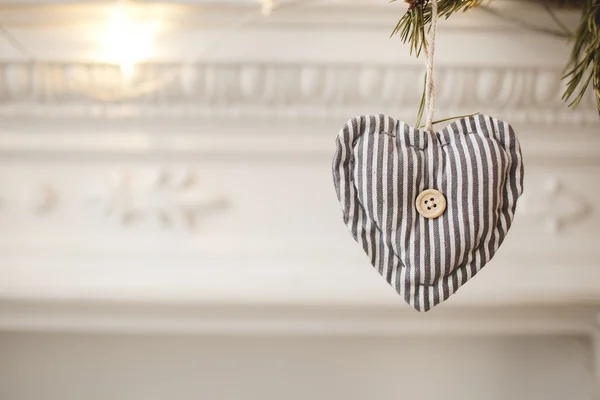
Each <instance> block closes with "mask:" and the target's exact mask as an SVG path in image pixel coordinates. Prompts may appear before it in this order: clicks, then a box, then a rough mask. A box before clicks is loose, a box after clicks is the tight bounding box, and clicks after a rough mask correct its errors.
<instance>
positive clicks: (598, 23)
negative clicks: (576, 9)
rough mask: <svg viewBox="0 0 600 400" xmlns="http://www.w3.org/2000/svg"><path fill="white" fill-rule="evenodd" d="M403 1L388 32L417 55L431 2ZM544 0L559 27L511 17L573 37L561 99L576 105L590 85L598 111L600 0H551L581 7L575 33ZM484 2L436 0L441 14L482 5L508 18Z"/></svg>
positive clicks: (529, 26)
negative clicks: (405, 5) (405, 8)
mask: <svg viewBox="0 0 600 400" xmlns="http://www.w3.org/2000/svg"><path fill="white" fill-rule="evenodd" d="M394 1H396V0H391V2H394ZM405 1H406V2H407V3H408V4H409V8H408V11H407V12H406V13H405V14H404V15H403V16H402V18H401V19H400V20H399V21H398V23H397V24H396V26H395V28H394V30H393V31H392V34H391V36H394V35H399V36H400V39H401V40H402V42H404V43H409V44H410V53H411V54H413V53H415V54H416V55H417V57H418V56H419V54H420V53H421V50H422V48H423V45H424V42H425V31H426V29H427V26H429V24H430V22H431V3H430V1H429V0H405ZM544 1H548V0H539V1H538V2H539V3H540V4H541V6H542V7H544V8H545V10H546V12H548V13H549V14H550V17H551V18H552V20H553V22H554V23H555V24H556V26H557V27H558V30H554V29H550V28H545V27H538V26H534V25H532V24H530V23H529V22H527V21H521V20H513V19H510V20H511V21H512V22H514V23H515V24H517V25H520V26H521V27H523V28H526V29H529V30H533V31H536V32H540V33H543V34H548V35H553V36H556V37H559V38H564V39H571V40H572V41H573V48H572V51H571V57H570V60H569V62H568V63H567V65H566V67H565V74H564V76H563V78H562V79H564V80H566V81H567V88H566V90H565V92H564V94H563V97H562V99H563V100H564V101H569V100H571V102H570V103H569V107H576V106H577V105H578V104H579V103H580V102H581V100H582V99H583V97H584V96H585V94H586V92H587V90H588V89H589V87H590V86H592V89H591V90H593V91H594V92H595V97H596V102H597V105H598V113H599V114H600V0H562V1H559V0H556V1H553V2H552V4H554V5H555V6H556V5H559V4H560V5H565V6H566V5H568V6H579V5H581V6H582V7H583V13H582V19H581V23H580V25H579V27H578V29H577V30H576V31H575V32H574V33H571V32H570V31H569V30H568V28H567V27H566V26H565V25H564V24H563V23H562V21H560V20H559V19H558V18H557V17H556V15H554V13H553V12H552V9H551V6H550V5H548V4H546V3H544ZM484 2H485V0H438V10H439V15H440V17H441V18H446V19H447V18H448V17H450V16H451V15H453V14H455V13H457V12H459V11H462V12H465V11H467V10H469V9H471V8H475V7H477V6H483V7H481V8H482V9H484V10H486V11H490V10H491V11H493V14H495V15H497V16H500V17H502V18H504V19H509V18H508V17H506V16H503V15H498V13H497V12H495V11H494V10H492V9H491V8H489V7H486V6H484V4H483V3H484Z"/></svg>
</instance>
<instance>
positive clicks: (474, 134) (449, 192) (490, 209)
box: [333, 115, 523, 311]
mask: <svg viewBox="0 0 600 400" xmlns="http://www.w3.org/2000/svg"><path fill="white" fill-rule="evenodd" d="M336 146H337V148H336V153H335V156H334V159H333V177H334V185H335V189H336V193H337V197H338V200H339V201H340V203H341V205H342V211H343V218H344V222H345V223H346V225H347V226H348V228H349V229H350V232H351V233H352V236H353V237H354V239H355V240H356V241H357V242H358V243H359V244H360V245H361V246H362V248H363V249H364V251H365V252H366V253H367V256H368V257H369V259H370V261H371V264H372V265H373V266H374V267H375V268H376V269H377V271H378V272H379V273H380V274H381V275H382V276H383V277H384V278H385V279H386V281H387V282H388V283H389V284H390V285H392V286H393V287H394V288H395V289H396V291H397V292H398V293H399V294H400V295H401V296H403V297H404V299H405V300H406V302H407V303H409V304H410V305H411V306H413V307H414V308H415V309H416V310H418V311H427V310H429V309H431V308H432V307H434V306H435V305H437V304H439V303H441V302H443V301H445V300H446V299H448V297H450V296H451V295H452V294H453V293H455V292H456V290H458V288H460V287H461V286H462V285H463V284H465V282H467V281H468V280H469V279H471V278H472V277H473V276H475V274H477V272H479V270H480V269H481V268H483V266H484V265H485V264H486V263H487V262H488V261H490V260H491V259H492V257H493V256H494V254H495V252H496V250H498V248H499V247H500V245H501V244H502V241H503V240H504V238H505V237H506V234H507V232H508V230H509V229H510V226H511V223H512V221H513V217H514V212H515V207H516V205H517V199H518V198H519V196H520V195H521V193H522V192H523V160H522V156H521V149H520V146H519V142H518V140H517V137H516V135H515V133H514V131H513V129H512V127H511V126H510V125H509V124H507V123H506V122H503V121H499V120H497V119H494V118H491V117H488V116H485V115H475V116H471V117H465V118H461V119H459V120H457V121H455V122H453V123H451V124H450V125H449V126H447V127H446V128H445V129H443V130H442V131H440V132H427V131H422V130H419V129H415V128H412V127H410V126H409V125H408V124H406V123H405V122H402V121H396V120H394V119H393V118H391V117H388V116H386V115H375V116H359V117H356V118H353V119H351V120H349V121H348V122H347V123H346V125H345V126H344V127H343V129H342V130H341V131H340V133H339V134H338V137H337V140H336ZM425 189H436V190H439V191H440V192H442V193H443V194H444V196H445V197H446V202H447V205H446V210H445V212H444V213H443V214H442V215H441V216H439V217H438V218H435V219H427V218H424V217H423V216H421V215H420V214H419V213H418V212H417V209H416V207H415V199H416V198H417V196H418V195H419V193H421V192H422V191H423V190H425Z"/></svg>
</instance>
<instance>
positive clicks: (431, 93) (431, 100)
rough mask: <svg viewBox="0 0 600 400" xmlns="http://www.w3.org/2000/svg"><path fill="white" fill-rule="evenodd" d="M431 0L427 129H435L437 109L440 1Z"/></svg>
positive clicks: (425, 48) (425, 45) (425, 44)
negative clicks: (435, 72)
mask: <svg viewBox="0 0 600 400" xmlns="http://www.w3.org/2000/svg"><path fill="white" fill-rule="evenodd" d="M430 1H431V28H430V31H429V38H428V39H427V40H426V41H425V42H424V46H423V50H424V52H425V57H426V60H425V69H426V76H425V110H426V114H425V130H427V131H433V123H434V122H433V115H434V110H435V83H434V81H433V59H434V56H435V35H436V33H437V24H438V2H437V0H430Z"/></svg>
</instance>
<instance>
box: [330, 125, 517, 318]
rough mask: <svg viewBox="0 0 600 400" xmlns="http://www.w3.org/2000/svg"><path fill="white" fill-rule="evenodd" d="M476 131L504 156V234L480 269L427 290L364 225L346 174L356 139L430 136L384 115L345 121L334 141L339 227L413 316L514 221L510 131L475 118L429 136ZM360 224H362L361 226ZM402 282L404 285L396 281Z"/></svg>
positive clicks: (446, 293)
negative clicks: (341, 225)
mask: <svg viewBox="0 0 600 400" xmlns="http://www.w3.org/2000/svg"><path fill="white" fill-rule="evenodd" d="M367 119H368V120H369V122H374V123H372V124H371V123H369V124H368V126H369V129H366V125H367ZM477 126H479V127H480V128H483V129H485V130H487V131H488V133H489V134H493V135H494V138H495V139H496V140H497V141H498V142H499V143H500V144H501V145H502V147H503V148H504V150H505V151H506V152H507V154H508V155H509V165H508V173H507V176H506V181H507V182H514V186H510V185H508V184H507V185H505V190H504V192H503V199H504V201H503V202H502V204H503V205H504V207H502V208H501V210H500V213H502V214H504V216H505V217H506V220H505V224H506V227H505V228H506V230H505V232H504V235H503V236H502V235H501V236H497V239H496V243H497V245H496V247H495V248H493V249H492V250H491V251H490V252H489V258H488V259H487V260H483V262H482V263H481V264H480V265H475V263H476V260H471V261H470V262H465V263H463V265H460V266H458V267H457V268H456V269H455V270H454V271H452V272H451V273H450V274H448V275H445V276H442V277H441V278H440V279H438V280H437V282H435V283H434V284H431V285H424V284H421V283H417V282H414V280H411V279H410V278H408V279H406V276H405V275H406V270H408V268H405V267H404V265H402V263H401V261H400V258H399V257H398V256H397V254H394V252H393V250H392V249H390V248H389V246H388V245H386V239H385V237H384V235H383V234H382V232H381V230H380V229H379V228H378V227H377V226H376V225H375V223H374V222H371V221H370V218H367V215H368V214H367V211H366V210H365V209H364V208H363V206H362V204H361V203H360V201H359V199H358V196H357V194H356V189H355V186H354V181H353V173H352V169H353V164H354V157H353V149H354V145H355V143H356V141H357V140H358V138H359V137H360V136H362V135H368V134H375V133H384V134H387V135H391V136H394V137H395V136H396V135H397V132H398V130H399V129H400V127H402V129H403V131H404V132H406V130H407V129H408V130H409V135H410V136H411V137H413V138H414V140H415V141H419V140H421V138H427V137H428V135H432V133H429V132H425V131H421V130H419V129H415V128H412V127H410V125H408V124H406V123H405V122H403V121H396V120H395V119H393V118H391V117H389V116H387V115H384V114H378V115H363V116H357V117H354V118H351V119H350V120H348V121H347V122H346V124H345V125H344V127H343V128H342V129H341V130H340V132H339V133H338V135H337V138H336V152H335V155H334V158H333V163H332V170H333V177H334V186H335V190H336V194H337V198H338V201H340V204H341V205H342V213H343V219H344V223H345V224H346V226H347V227H348V228H349V230H350V232H351V234H352V237H353V238H354V240H355V241H356V242H358V243H359V244H362V247H363V250H364V251H365V253H366V254H367V256H368V257H369V259H370V260H371V265H373V266H374V267H375V268H377V269H378V272H379V274H380V275H382V276H383V277H384V278H385V279H386V281H387V282H388V284H389V285H391V286H392V287H393V288H394V289H395V290H396V292H397V293H398V294H399V295H401V296H403V297H404V299H405V301H406V302H407V303H408V304H410V305H411V306H412V307H414V308H415V309H416V310H417V311H428V310H430V309H431V308H432V307H434V306H436V305H438V304H440V303H442V302H444V301H445V300H447V299H448V298H449V297H450V296H451V295H453V294H454V293H456V291H457V290H458V289H459V288H460V287H462V286H463V285H464V284H465V283H466V282H467V281H469V280H470V279H471V278H473V277H474V276H475V275H476V274H477V273H478V272H479V271H480V270H481V269H482V268H483V267H484V266H485V265H486V264H487V263H488V262H489V261H490V260H491V259H492V258H493V256H494V255H495V253H496V251H497V250H498V248H499V247H500V245H501V244H502V242H503V241H504V239H505V237H506V235H507V234H508V231H509V229H510V227H511V225H512V221H513V219H514V211H515V208H516V204H517V200H518V198H519V197H520V195H521V194H522V192H523V176H524V170H523V159H522V154H521V149H520V144H519V141H518V139H517V137H516V135H515V133H514V130H513V129H512V127H511V126H510V125H509V124H508V123H506V122H504V121H500V120H497V119H495V118H493V117H489V116H486V115H481V114H479V115H475V116H470V117H465V118H461V119H458V120H455V121H454V122H452V123H450V124H449V125H448V126H446V127H445V128H444V129H442V130H441V131H437V132H436V133H435V135H437V137H438V138H441V139H443V138H448V137H449V135H458V134H468V133H470V132H471V133H472V132H473V131H474V129H469V128H468V127H477ZM380 127H382V129H379V130H378V131H377V132H376V129H377V128H380ZM361 128H362V129H361ZM424 143H425V145H426V139H425V140H421V142H420V143H414V144H415V145H423V144H424ZM511 189H512V191H513V192H512V193H510V195H511V197H512V199H511V201H508V200H507V197H508V191H509V190H511ZM358 221H361V223H358ZM362 221H367V222H366V223H362ZM497 225H498V224H496V227H495V228H494V229H492V231H493V234H496V231H497V230H498V226H497ZM486 239H487V240H488V241H487V242H485V243H488V244H489V240H490V238H489V237H487V238H486ZM381 245H383V246H382V247H383V249H379V247H380V246H381ZM483 245H484V244H482V243H479V244H478V246H477V247H476V248H475V249H473V251H472V253H475V252H476V251H477V250H478V249H479V247H481V246H483ZM386 251H387V252H388V253H389V252H391V253H392V254H393V255H394V256H395V257H389V255H388V256H387V265H383V263H384V262H385V259H386V256H385V252H386ZM379 253H381V255H383V257H381V256H380V254H379ZM390 259H391V260H390ZM384 268H385V271H384ZM384 272H385V274H384ZM403 276H404V279H402V277H403ZM413 279H414V278H413Z"/></svg>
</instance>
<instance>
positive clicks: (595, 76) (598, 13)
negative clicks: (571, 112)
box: [563, 0, 600, 114]
mask: <svg viewBox="0 0 600 400" xmlns="http://www.w3.org/2000/svg"><path fill="white" fill-rule="evenodd" d="M565 71H566V73H565V75H564V76H563V79H568V82H567V89H566V90H565V93H564V95H563V100H565V101H568V100H570V99H571V98H572V97H574V98H573V100H572V101H571V102H570V103H569V107H577V105H578V104H579V103H580V102H581V99H582V98H583V97H584V96H585V94H586V92H587V90H588V89H589V86H590V84H591V85H592V90H593V91H594V92H595V95H596V103H597V105H598V113H599V114H600V0H586V1H585V5H584V9H583V15H582V19H581V23H580V25H579V27H578V28H577V31H576V32H575V35H574V43H573V49H572V51H571V58H570V60H569V62H568V64H567V66H566V68H565ZM575 93H577V94H575Z"/></svg>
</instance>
